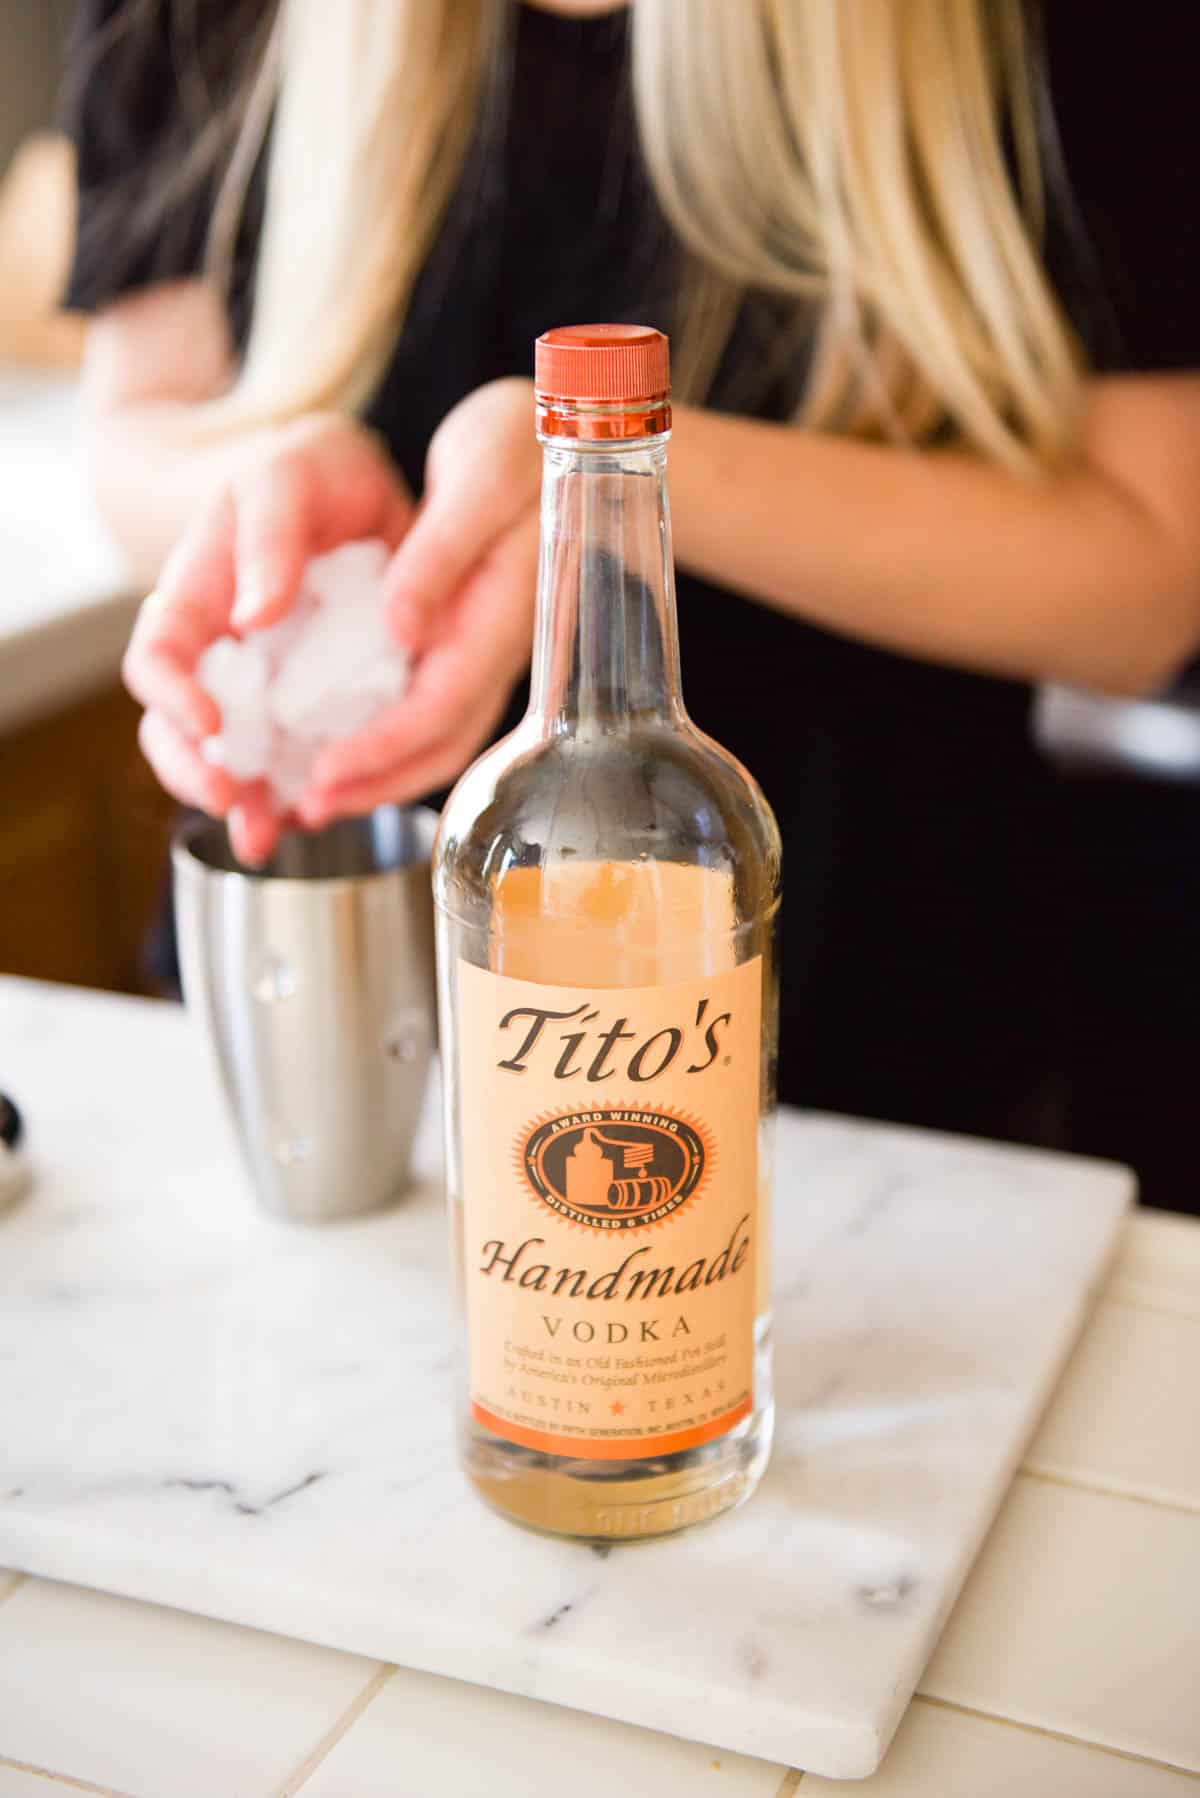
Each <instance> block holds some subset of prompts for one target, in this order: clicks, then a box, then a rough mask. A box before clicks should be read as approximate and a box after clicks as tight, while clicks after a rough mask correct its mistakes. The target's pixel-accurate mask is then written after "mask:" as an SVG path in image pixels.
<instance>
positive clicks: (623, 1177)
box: [517, 1106, 711, 1230]
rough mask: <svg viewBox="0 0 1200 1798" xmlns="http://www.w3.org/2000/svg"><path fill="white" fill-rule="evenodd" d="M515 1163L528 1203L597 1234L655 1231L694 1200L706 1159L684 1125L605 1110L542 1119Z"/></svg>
mask: <svg viewBox="0 0 1200 1798" xmlns="http://www.w3.org/2000/svg"><path fill="white" fill-rule="evenodd" d="M517 1155H518V1159H519V1162H520V1165H521V1168H522V1171H523V1172H524V1174H525V1177H526V1179H527V1180H528V1182H529V1184H530V1186H531V1187H532V1189H533V1193H534V1196H535V1197H536V1198H538V1199H540V1200H541V1201H542V1203H543V1204H545V1205H548V1206H549V1207H550V1209H551V1210H552V1211H555V1212H557V1213H558V1215H559V1216H560V1217H566V1218H569V1219H570V1220H571V1221H572V1222H573V1223H576V1224H586V1225H588V1226H590V1227H591V1228H593V1229H596V1230H636V1229H644V1228H646V1226H647V1225H651V1224H660V1223H662V1222H664V1221H665V1220H666V1219H667V1218H668V1217H671V1216H672V1215H673V1214H674V1213H675V1212H677V1211H678V1210H679V1208H680V1206H681V1205H685V1204H686V1203H687V1201H688V1200H689V1199H690V1198H691V1197H692V1195H693V1194H694V1193H695V1191H696V1188H697V1187H698V1186H699V1184H700V1181H701V1178H702V1177H703V1174H704V1170H705V1167H706V1166H707V1165H708V1163H709V1161H710V1159H711V1154H710V1150H709V1149H708V1147H707V1145H706V1143H705V1140H704V1137H703V1136H702V1135H701V1133H700V1131H699V1130H698V1129H697V1128H696V1127H695V1125H693V1124H691V1123H689V1122H688V1121H687V1119H686V1118H682V1117H676V1116H675V1115H674V1114H673V1113H672V1112H669V1111H639V1110H636V1109H633V1108H632V1107H630V1108H620V1107H616V1106H613V1107H609V1108H606V1109H603V1110H598V1111H567V1112H563V1113H561V1114H560V1115H559V1116H557V1117H549V1118H542V1119H541V1120H539V1121H538V1122H537V1123H536V1124H534V1125H533V1126H531V1128H530V1129H529V1130H528V1132H524V1133H522V1137H521V1140H520V1141H519V1143H518V1145H517Z"/></svg>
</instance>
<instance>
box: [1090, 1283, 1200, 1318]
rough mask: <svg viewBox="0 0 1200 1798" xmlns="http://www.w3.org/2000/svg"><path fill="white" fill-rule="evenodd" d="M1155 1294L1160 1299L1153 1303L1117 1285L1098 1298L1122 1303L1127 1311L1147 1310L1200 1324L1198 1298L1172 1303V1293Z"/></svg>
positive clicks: (1102, 1300)
mask: <svg viewBox="0 0 1200 1798" xmlns="http://www.w3.org/2000/svg"><path fill="white" fill-rule="evenodd" d="M1132 1284H1133V1282H1131V1286H1132ZM1157 1296H1158V1297H1159V1298H1160V1299H1161V1303H1159V1304H1154V1303H1152V1301H1151V1300H1149V1299H1143V1298H1135V1297H1133V1296H1131V1293H1130V1290H1129V1289H1128V1288H1127V1289H1126V1290H1125V1291H1121V1290H1120V1287H1118V1288H1117V1290H1115V1291H1105V1292H1102V1293H1101V1294H1100V1300H1101V1303H1102V1304H1105V1305H1123V1306H1124V1307H1125V1309H1126V1310H1127V1311H1149V1312H1150V1314H1151V1316H1152V1317H1187V1318H1190V1319H1191V1321H1192V1322H1193V1323H1197V1324H1200V1299H1192V1298H1190V1297H1189V1298H1186V1299H1179V1300H1178V1301H1176V1303H1174V1304H1172V1303H1171V1298H1172V1297H1173V1296H1174V1295H1173V1294H1171V1293H1169V1292H1159V1293H1158V1294H1157Z"/></svg>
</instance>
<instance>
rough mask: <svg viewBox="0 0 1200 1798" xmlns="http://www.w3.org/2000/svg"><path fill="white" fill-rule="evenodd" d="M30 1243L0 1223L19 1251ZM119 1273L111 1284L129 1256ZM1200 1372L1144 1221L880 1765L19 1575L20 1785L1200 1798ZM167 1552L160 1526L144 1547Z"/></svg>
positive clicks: (430, 1793) (186, 1790)
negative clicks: (776, 1747)
mask: <svg viewBox="0 0 1200 1798" xmlns="http://www.w3.org/2000/svg"><path fill="white" fill-rule="evenodd" d="M25 991H26V992H28V991H29V989H25ZM22 1003H23V1009H20V1010H19V1011H15V1012H14V1011H10V1012H9V1014H8V1016H9V1018H10V1019H11V1018H14V1017H18V1016H19V1018H20V1019H21V1020H22V1027H21V1030H20V1032H19V1035H20V1037H21V1038H22V1039H23V1040H17V1039H16V1037H14V1035H13V1032H12V1031H11V1030H9V1031H7V1032H6V1031H2V1030H0V1084H5V1083H6V1082H7V1083H9V1084H12V1085H13V1086H16V1085H17V1084H18V1080H19V1071H20V1068H21V1066H22V1062H23V1059H30V1058H31V1056H32V1051H31V1050H29V1051H27V1055H26V1057H23V1054H22V1050H23V1048H25V1047H26V1045H28V1044H29V1043H30V1042H31V1041H32V1038H33V1037H34V1036H35V1035H37V1034H38V1033H39V1032H40V1029H41V1026H40V1025H39V1022H38V1019H39V1017H40V1016H41V1015H42V1013H41V1012H40V1011H39V1010H38V1009H36V1008H34V1009H30V1006H29V1005H28V1004H26V1003H25V1002H24V1001H23V1002H22ZM79 1003H83V1004H85V1005H86V1006H87V1007H96V1006H100V1007H104V1006H120V1004H121V1002H117V1001H111V1000H109V1001H97V1000H88V1001H86V1002H81V1001H77V1000H76V999H75V998H74V996H70V995H67V994H65V993H60V994H52V993H50V992H49V991H47V995H46V999H45V1013H44V1015H45V1017H46V1019H47V1020H48V1019H49V1017H50V1014H51V1013H52V1012H59V1013H60V1015H61V1007H63V1006H64V1005H67V1006H69V1005H73V1004H79ZM131 1003H132V1002H131ZM122 1009H123V1007H122ZM73 1015H74V1016H75V1017H76V1018H77V1024H76V1027H75V1029H74V1031H73V1033H72V1034H73V1035H74V1037H75V1039H76V1041H75V1045H74V1046H75V1047H77V1048H78V1049H79V1051H80V1052H86V1054H87V1055H88V1057H89V1059H90V1060H91V1061H92V1062H93V1063H94V1060H95V1054H94V1048H95V1041H94V1040H93V1038H92V1037H91V1036H90V1035H89V1029H90V1026H89V1025H88V1023H87V1021H86V1019H87V1017H88V1016H90V1015H92V1014H91V1013H90V1012H88V1013H86V1014H85V1012H84V1011H80V1012H78V1013H77V1014H73ZM180 1022H181V1021H180ZM47 1032H48V1022H47ZM95 1040H98V1039H95ZM66 1065H69V1051H68V1048H67V1046H64V1066H66ZM128 1073H129V1076H130V1078H136V1077H137V1070H136V1069H134V1068H130V1069H129V1070H128ZM98 1083H99V1084H100V1085H101V1086H103V1077H99V1082H98ZM164 1090H165V1088H164ZM17 1096H18V1097H19V1096H20V1094H19V1093H18V1095H17ZM149 1097H150V1098H151V1099H152V1098H153V1094H152V1093H151V1094H149ZM84 1133H85V1134H86V1138H87V1144H86V1146H87V1148H88V1151H89V1152H90V1153H92V1154H94V1155H96V1156H97V1157H100V1158H101V1159H103V1158H106V1157H107V1158H111V1156H112V1153H113V1148H114V1142H113V1138H112V1136H111V1133H109V1134H106V1130H105V1124H104V1118H103V1116H102V1115H101V1114H100V1113H99V1112H97V1113H95V1114H94V1115H93V1114H92V1113H88V1112H86V1111H85V1112H83V1113H81V1134H84ZM941 1140H942V1141H943V1142H945V1141H946V1140H947V1139H941ZM82 1151H83V1145H82V1144H81V1146H80V1154H81V1155H82ZM200 1197H201V1194H200V1192H199V1190H198V1191H197V1194H196V1198H197V1199H199V1198H200ZM129 1198H130V1206H131V1216H130V1220H129V1221H130V1222H131V1224H135V1225H136V1228H137V1230H138V1232H140V1233H141V1234H142V1236H143V1237H144V1239H145V1240H146V1241H147V1242H150V1241H151V1240H154V1229H155V1225H154V1222H153V1220H152V1218H151V1216H150V1215H149V1213H148V1212H147V1211H146V1210H145V1206H144V1202H143V1201H142V1200H141V1199H139V1198H138V1196H137V1195H136V1194H135V1193H133V1192H132V1191H131V1192H130V1195H129ZM76 1200H77V1201H78V1200H86V1194H84V1193H83V1192H82V1190H81V1191H80V1192H79V1193H77V1194H76ZM135 1206H136V1208H137V1209H136V1214H135V1212H134V1209H133V1208H134V1207H135ZM79 1221H80V1223H81V1226H82V1224H83V1219H82V1218H81V1219H80V1220H79ZM210 1228H211V1226H210ZM6 1240H13V1239H6V1237H5V1234H4V1226H3V1223H0V1256H3V1255H4V1254H5V1252H6ZM213 1240H214V1243H215V1236H214V1238H213ZM96 1271H97V1278H98V1279H99V1280H100V1281H101V1282H102V1283H103V1281H105V1280H108V1281H109V1282H110V1283H111V1279H112V1276H113V1275H114V1273H115V1272H116V1271H117V1270H116V1269H114V1268H112V1267H103V1266H98V1267H97V1270H96ZM118 1284H119V1283H118ZM119 1296H120V1295H119V1294H118V1293H116V1291H115V1289H114V1297H119ZM193 1299H194V1295H193V1294H192V1293H191V1292H190V1291H189V1290H187V1289H186V1288H183V1289H181V1302H183V1303H184V1304H185V1305H188V1304H191V1303H192V1302H193ZM64 1303H65V1301H64ZM70 1327H71V1326H70V1325H69V1324H66V1323H65V1324H64V1328H66V1329H69V1328H70ZM6 1369H7V1371H6ZM1198 1369H1200V1226H1198V1225H1196V1224H1193V1223H1191V1222H1190V1221H1187V1220H1182V1219H1176V1218H1168V1217H1164V1216H1160V1215H1156V1214H1153V1213H1143V1214H1140V1215H1137V1216H1135V1217H1134V1218H1132V1219H1131V1221H1130V1222H1129V1223H1128V1225H1127V1226H1126V1228H1125V1234H1124V1237H1123V1241H1122V1245H1121V1249H1120V1253H1119V1257H1118V1260H1117V1262H1116V1264H1115V1266H1114V1268H1113V1270H1112V1272H1111V1275H1110V1276H1109V1278H1108V1281H1107V1284H1106V1286H1105V1289H1104V1291H1103V1293H1102V1295H1101V1297H1100V1299H1099V1301H1098V1303H1097V1304H1096V1306H1095V1308H1094V1311H1093V1314H1092V1317H1091V1321H1090V1324H1089V1326H1088V1328H1087V1331H1086V1333H1085V1335H1084V1337H1083V1339H1082V1341H1081V1343H1080V1345H1079V1347H1078V1349H1077V1351H1076V1353H1075V1355H1074V1357H1073V1359H1072V1360H1071V1362H1070V1364H1069V1366H1068V1369H1067V1372H1066V1374H1065V1376H1064V1377H1063V1379H1062V1380H1061V1382H1060V1384H1059V1387H1058V1390H1057V1393H1056V1396H1055V1398H1054V1401H1053V1403H1052V1405H1051V1407H1050V1409H1049V1411H1048V1412H1047V1414H1046V1415H1045V1417H1044V1419H1043V1421H1042V1424H1041V1426H1040V1428H1039V1429H1038V1431H1037V1433H1036V1435H1035V1437H1034V1439H1033V1441H1032V1443H1031V1445H1030V1446H1029V1447H1028V1449H1027V1451H1026V1454H1025V1458H1024V1462H1023V1466H1022V1469H1021V1471H1020V1473H1019V1474H1018V1476H1017V1478H1016V1480H1015V1482H1014V1484H1013V1487H1012V1489H1011V1492H1010V1494H1009V1496H1008V1499H1007V1501H1006V1502H1005V1504H1004V1506H1003V1508H1002V1510H1001V1512H1000V1515H999V1518H998V1520H997V1522H996V1524H995V1526H994V1527H993V1529H992V1531H991V1534H990V1536H989V1537H988V1540H987V1542H986V1544H985V1546H984V1548H983V1551H982V1554H981V1556H980V1558H979V1560H978V1562H977V1564H976V1567H975V1570H974V1572H973V1573H972V1574H971V1576H970V1577H969V1579H968V1583H967V1585H966V1587H965V1589H964V1591H963V1593H962V1596H961V1597H960V1599H959V1602H958V1604H957V1607H956V1608H955V1610H954V1612H953V1614H952V1616H951V1618H950V1621H949V1624H948V1625H947V1627H946V1630H945V1632H944V1634H943V1636H942V1639H941V1643H940V1646H939V1647H938V1649H937V1650H936V1652H935V1654H934V1657H933V1659H932V1661H931V1662H930V1664H929V1666H928V1668H927V1670H926V1672H925V1675H924V1677H923V1679H922V1681H921V1684H920V1688H919V1695H918V1696H917V1698H916V1699H915V1701H914V1702H913V1704H912V1705H911V1707H910V1709H909V1711H908V1714H907V1716H906V1718H905V1720H904V1722H903V1723H902V1725H901V1727H900V1731H899V1734H898V1736H897V1738H896V1740H895V1742H894V1744H893V1746H892V1749H891V1751H890V1753H889V1755H888V1757H887V1759H886V1761H885V1763H884V1766H883V1768H882V1770H881V1771H880V1772H879V1773H878V1774H877V1775H875V1776H874V1777H873V1778H872V1779H870V1780H868V1781H866V1782H865V1783H848V1782H841V1781H830V1780H826V1779H821V1778H818V1777H816V1776H815V1775H813V1774H812V1773H808V1774H805V1773H804V1772H803V1770H802V1769H799V1768H796V1769H789V1768H788V1767H786V1766H784V1765H781V1764H778V1763H777V1762H772V1761H763V1760H755V1759H752V1758H748V1757H746V1756H741V1755H737V1754H730V1753H725V1752H721V1751H718V1750H715V1749H712V1748H710V1747H706V1746H703V1745H701V1744H699V1743H697V1742H693V1741H687V1740H684V1739H682V1738H681V1737H679V1736H675V1735H662V1734H656V1733H654V1732H652V1731H649V1730H645V1729H638V1728H634V1727H632V1726H630V1725H628V1724H620V1723H615V1722H611V1721H608V1720H606V1719H604V1718H601V1717H596V1716H591V1715H586V1714H584V1713H583V1712H582V1711H578V1710H571V1709H568V1708H565V1707H561V1706H551V1705H546V1704H542V1703H540V1702H537V1701H535V1700H533V1699H529V1698H520V1697H515V1696H510V1695H507V1694H504V1693H501V1692H498V1691H492V1690H486V1689H482V1688H480V1687H478V1686H474V1685H465V1684H461V1683H459V1682H457V1681H455V1680H452V1679H447V1678H442V1677H437V1676H435V1675H433V1674H429V1673H418V1672H415V1671H411V1670H406V1669H401V1668H396V1667H395V1666H391V1665H389V1664H387V1663H386V1662H384V1661H380V1660H376V1659H373V1658H370V1657H369V1656H364V1655H355V1654H347V1653H341V1652H336V1651H334V1650H332V1649H326V1648H318V1647H314V1646H312V1645H310V1644H308V1643H303V1642H298V1641H293V1640H289V1639H287V1638H285V1637H282V1636H277V1635H269V1634H266V1633H264V1632H262V1631H259V1630H255V1629H248V1628H242V1627H235V1626H233V1625H231V1624H227V1623H218V1622H213V1621H209V1620H207V1619H205V1618H202V1617H195V1616H190V1615H185V1614H184V1613H183V1612H180V1611H175V1610H169V1609H163V1608H159V1607H156V1606H153V1605H148V1604H144V1603H138V1602H135V1601H133V1600H131V1599H127V1598H118V1597H113V1596H107V1595H104V1594H101V1593H97V1592H91V1591H84V1590H82V1589H81V1588H79V1587H77V1586H72V1585H67V1584H62V1583H57V1582H55V1581H51V1580H46V1579H35V1578H29V1577H22V1576H20V1575H11V1576H4V1575H0V1798H39V1794H40V1795H41V1798H53V1793H54V1792H55V1791H62V1792H63V1793H64V1794H65V1793H66V1792H68V1791H71V1790H74V1791H79V1790H83V1791H91V1792H99V1793H108V1794H114V1793H115V1794H118V1795H123V1798H189V1795H191V1794H196V1795H197V1798H269V1795H273V1798H284V1795H290V1794H296V1793H303V1794H304V1798H402V1795H403V1798H408V1795H409V1794H412V1795H413V1798H438V1795H440V1794H446V1795H447V1798H474V1795H475V1794H479V1795H480V1798H482V1794H484V1793H487V1794H488V1795H489V1798H506V1794H509V1793H512V1794H514V1795H515V1794H518V1793H520V1794H522V1795H524V1794H526V1793H527V1792H528V1791H530V1790H531V1789H536V1788H537V1787H538V1786H539V1785H541V1784H543V1783H547V1782H548V1781H549V1780H550V1779H552V1778H553V1779H554V1780H555V1781H556V1783H561V1784H563V1785H564V1786H565V1787H566V1788H567V1789H569V1790H571V1791H572V1792H574V1793H578V1794H579V1795H580V1798H588V1795H589V1794H592V1793H597V1794H599V1793H600V1792H601V1791H603V1792H604V1793H605V1794H606V1798H607V1794H609V1793H610V1792H611V1791H612V1789H613V1787H614V1784H615V1785H616V1786H617V1788H618V1789H624V1790H626V1791H628V1792H629V1793H631V1794H633V1795H634V1798H638V1795H640V1794H641V1793H643V1792H645V1793H646V1794H651V1793H652V1794H654V1798H672V1795H673V1794H676V1793H678V1794H681V1795H682V1794H685V1793H686V1794H689V1795H690V1794H693V1793H704V1792H712V1793H713V1794H720V1793H728V1794H731V1795H733V1794H736V1795H739V1798H740V1795H743V1794H744V1795H745V1798H758V1795H759V1794H761V1795H762V1798H783V1795H784V1794H788V1793H794V1792H796V1791H797V1790H800V1791H801V1792H802V1793H808V1792H809V1791H811V1792H813V1793H826V1792H828V1793H834V1792H847V1793H848V1792H853V1791H863V1792H866V1793H870V1792H877V1793H879V1794H880V1795H881V1798H917V1794H921V1795H922V1798H1000V1794H1002V1793H1003V1794H1005V1798H1008V1795H1010V1794H1013V1793H1026V1792H1027V1793H1029V1794H1031V1795H1034V1798H1043V1795H1044V1798H1076V1795H1079V1798H1143V1795H1145V1798H1154V1795H1158V1798H1167V1795H1169V1794H1172V1793H1177V1794H1180V1795H1183V1794H1186V1793H1188V1792H1193V1793H1197V1794H1200V1705H1198V1704H1197V1702H1196V1694H1197V1692H1198V1691H1200V1610H1198V1606H1197V1597H1196V1595H1197V1592H1200V1428H1198V1427H1197V1426H1198V1423H1200V1381H1197V1377H1196V1376H1197V1371H1198ZM19 1377H20V1362H19V1358H18V1357H16V1356H12V1355H10V1356H9V1357H8V1359H7V1361H5V1360H4V1359H3V1358H2V1357H0V1399H2V1398H3V1396H4V1390H5V1381H6V1379H7V1380H9V1381H12V1380H15V1379H17V1378H19ZM10 1394H11V1396H12V1397H13V1399H14V1401H15V1403H16V1404H17V1406H18V1407H19V1405H20V1402H21V1398H22V1395H21V1394H20V1393H19V1392H17V1393H12V1389H11V1388H10ZM118 1428H119V1420H118V1419H117V1418H115V1417H114V1429H118ZM3 1448H4V1445H3V1443H0V1465H2V1463H3ZM79 1502H80V1503H81V1504H82V1503H84V1502H85V1499H84V1498H83V1496H82V1495H81V1498H80V1500H79ZM752 1508H753V1507H752V1506H751V1507H748V1508H747V1512H746V1513H745V1515H747V1516H749V1514H750V1512H751V1510H752ZM110 1515H114V1516H115V1513H110ZM63 1527H64V1529H68V1528H69V1527H70V1519H69V1517H65V1516H64V1518H63ZM722 1527H723V1526H722V1525H719V1524H718V1525H714V1526H713V1532H714V1536H715V1534H716V1532H717V1531H719V1530H721V1529H722ZM161 1550H162V1544H161V1543H155V1542H154V1541H152V1540H149V1539H148V1540H147V1542H146V1545H145V1554H146V1559H147V1565H150V1564H151V1563H152V1562H153V1560H154V1557H155V1554H156V1553H161ZM214 1571H215V1570H214ZM79 1577H81V1578H88V1577H90V1576H89V1574H88V1573H87V1571H86V1570H81V1571H80V1573H79ZM200 1608H203V1607H200ZM697 1733H699V1732H697Z"/></svg>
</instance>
